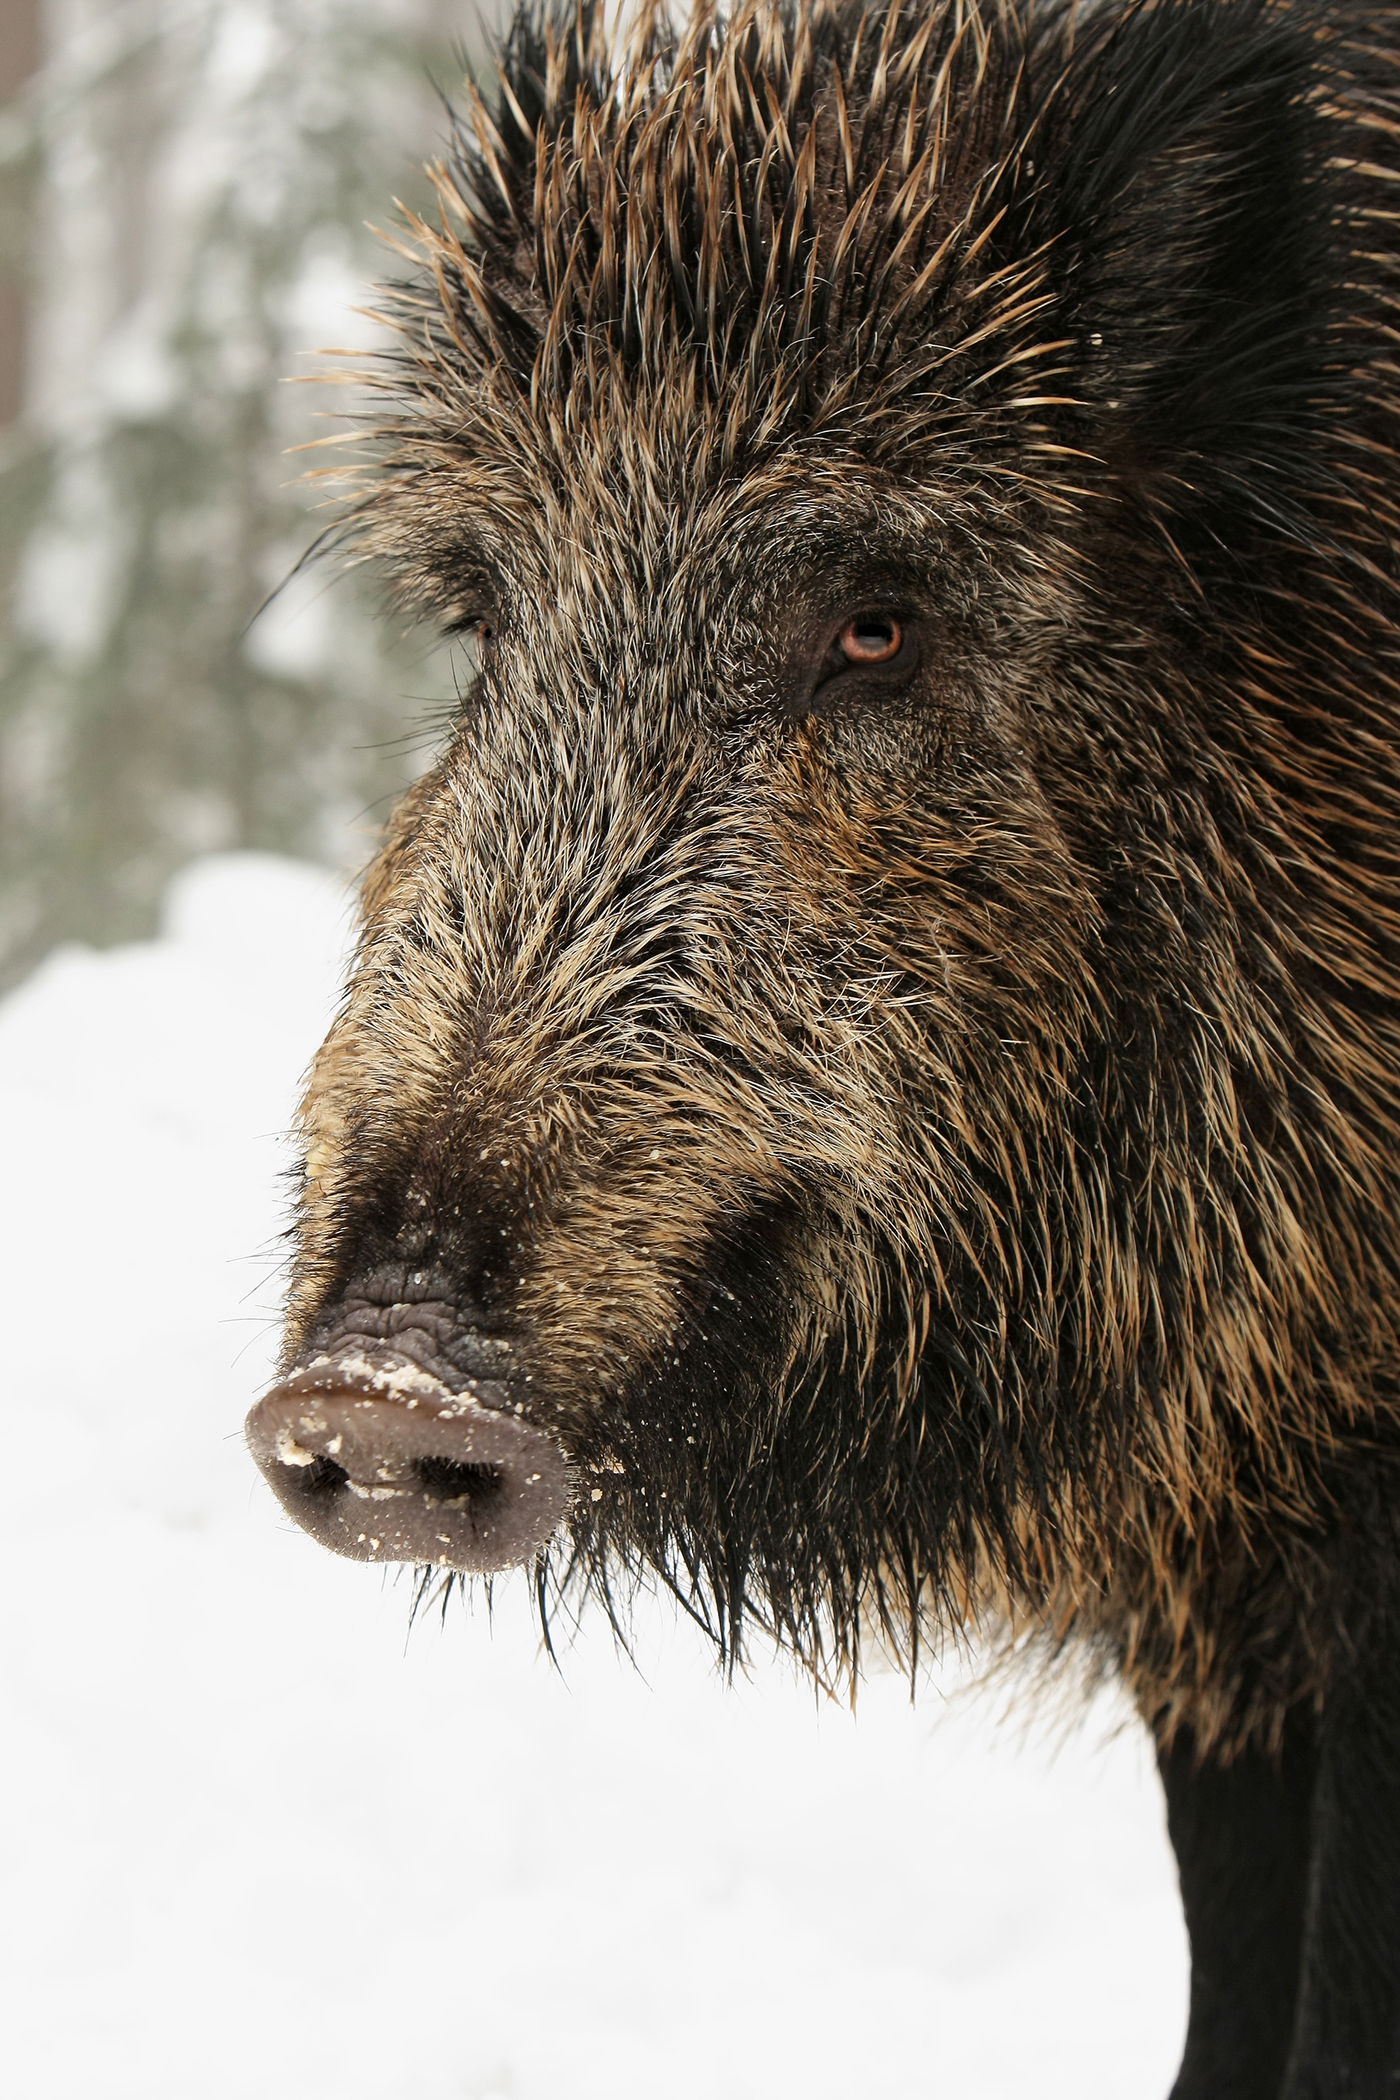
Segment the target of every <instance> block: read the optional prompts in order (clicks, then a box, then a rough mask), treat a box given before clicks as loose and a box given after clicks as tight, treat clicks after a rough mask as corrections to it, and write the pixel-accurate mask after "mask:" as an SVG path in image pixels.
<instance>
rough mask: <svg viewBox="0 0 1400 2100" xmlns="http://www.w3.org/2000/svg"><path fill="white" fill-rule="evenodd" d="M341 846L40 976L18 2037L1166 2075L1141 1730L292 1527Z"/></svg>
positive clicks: (30, 2083)
mask: <svg viewBox="0 0 1400 2100" xmlns="http://www.w3.org/2000/svg"><path fill="white" fill-rule="evenodd" d="M347 924H348V916H347V909H346V906H345V902H344V898H343V895H342V893H341V892H340V891H339V890H338V889H337V887H336V886H335V885H334V884H333V883H332V882H331V881H330V880H329V879H328V878H326V877H325V876H323V875H320V874H318V873H316V872H315V871H313V870H310V869H307V868H304V867H300V866H296V865H293V864H291V863H289V862H279V861H276V860H273V859H270V858H268V857H264V856H255V855H237V856H223V857H220V858H217V859H214V860H209V861H205V862H202V863H199V864H196V865H195V866H194V867H193V868H191V869H189V870H188V871H187V872H186V873H185V874H184V875H183V876H182V877H181V878H180V880H179V881H178V882H177V883H176V884H175V885H174V887H173V889H172V892H171V894H170V896H169V899H168V903H167V910H166V916H165V924H164V931H163V933H162V936H161V938H160V939H158V940H156V941H154V942H151V943H148V944H144V945H141V946H132V947H127V948H124V949H118V950H115V951H109V952H107V953H105V954H96V953H93V952H91V951H88V950H86V949H81V948H76V947H68V948H65V949H63V950H61V951H59V952H57V953H55V954H54V955H52V956H51V957H50V958H49V960H48V961H47V962H46V963H45V964H44V965H43V967H42V968H41V969H40V970H39V971H38V972H37V973H36V975H35V976H34V977H33V978H32V979H31V980H30V982H29V983H28V984H27V985H25V986H23V987H22V988H21V989H20V990H19V991H17V992H16V993H15V994H13V996H12V997H11V998H10V999H9V1000H8V1001H6V1002H5V1003H4V1004H3V1005H0V1114H3V1119H4V1124H3V1127H4V1132H5V1147H6V1155H7V1158H8V1162H9V1173H10V1180H9V1201H8V1204H7V1207H6V1211H5V1215H4V1219H3V1224H0V1234H3V1240H4V1246H3V1271H2V1273H3V1274H4V1276H5V1278H6V1280H7V1285H8V1290H7V1306H8V1319H7V1329H6V1339H5V1353H6V1358H7V1362H8V1369H9V1376H8V1378H7V1380H6V1381H5V1385H4V1393H3V1406H4V1410H5V1423H4V1432H3V1433H4V1439H5V1443H4V1449H5V1452H6V1465H5V1473H4V1510H5V1521H4V1524H3V1527H0V1550H3V1554H4V1557H5V1562H6V1566H5V1568H4V1571H3V1577H2V1578H0V1671H3V1682H4V1684H5V1686H6V1688H7V1719H6V1725H5V1730H4V1734H3V1737H2V1738H0V1778H2V1779H3V1788H4V1798H5V1801H6V1804H7V1813H6V1815H5V1816H4V1818H3V1823H2V1824H0V1880H3V1886H4V1888H5V1891H6V1901H5V1903H4V1906H3V1922H2V1923H0V1933H2V1934H3V1944H0V1976H3V1977H4V1979H5V1983H6V1987H7V1993H8V1999H9V2002H8V2006H7V2008H6V2011H5V2014H4V2027H3V2033H4V2041H3V2059H4V2061H5V2064H6V2067H7V2083H9V2084H10V2087H11V2089H12V2090H13V2091H15V2092H24V2093H34V2094H39V2095H42V2096H44V2100H94V2096H99V2100H192V2096H197V2100H247V2096H248V2095H250V2094H253V2093H256V2094H258V2095H260V2096H267V2100H370V2096H371V2095H373V2096H375V2100H715V2096H723V2100H759V2096H763V2100H788V2096H798V2095H800V2096H802V2100H853V2096H860V2100H864V2096H865V2095H876V2096H879V2100H915V2096H918V2100H928V2096H930V2095H935V2096H946V2100H1002V2096H1006V2100H1010V2096H1012V2095H1015V2096H1016V2100H1021V2096H1023V2095H1024V2094H1026V2093H1027V2092H1034V2093H1035V2094H1036V2095H1037V2100H1056V2096H1064V2100H1070V2096H1071V2095H1072V2096H1073V2100H1139V2096H1141V2100H1157V2096H1159V2095H1161V2094H1163V2093H1165V2091H1166V2090H1167V2087H1168V2086H1169V2084H1170V2082H1171V2076H1172V2072H1173V2069H1174V2065H1175V2060H1176V2053H1177V2050H1178V2047H1179V2043H1180V2036H1181V2028H1182V2021H1183V2012H1184V2003H1185V1952H1184V1943H1183V1935H1182V1929H1181V1925H1180V1922H1179V1919H1178V1915H1177V1904H1176V1897H1175V1888H1174V1876H1173V1871H1172V1866H1171V1860H1170V1856H1169V1853H1168V1850H1167V1847H1166V1841H1165V1838H1164V1835H1163V1830H1162V1818H1161V1810H1160V1806H1159V1802H1158V1798H1157V1792H1156V1782H1155V1779H1154V1777H1153V1774H1152V1769H1151V1759H1150V1756H1149V1754H1148V1751H1147V1748H1146V1746H1145V1743H1144V1741H1143V1739H1142V1737H1141V1734H1140V1732H1139V1731H1138V1729H1137V1728H1136V1725H1135V1724H1133V1723H1131V1722H1129V1721H1127V1720H1125V1717H1124V1715H1123V1713H1122V1711H1121V1709H1120V1708H1119V1707H1118V1706H1116V1705H1114V1704H1113V1703H1111V1702H1109V1703H1107V1704H1102V1703H1101V1704H1100V1705H1099V1706H1098V1707H1097V1708H1095V1710H1094V1711H1093V1712H1092V1713H1091V1714H1090V1716H1089V1717H1088V1720H1087V1722H1086V1723H1085V1725H1084V1726H1083V1727H1082V1728H1080V1729H1078V1730H1076V1731H1067V1730H1066V1729H1065V1727H1064V1726H1063V1725H1060V1726H1059V1727H1058V1729H1057V1730H1055V1731H1049V1730H1047V1729H1045V1728H1043V1727H1041V1728H1033V1729H1029V1730H1028V1729H1027V1728H1026V1727H1025V1726H1024V1725H1023V1724H1022V1722H1021V1721H1019V1720H1018V1721H1017V1722H1016V1723H1014V1724H1013V1725H1012V1726H1011V1727H1010V1728H1007V1727H1004V1726H1001V1727H999V1726H998V1725H997V1724H998V1718H999V1716H998V1710H997V1705H996V1704H995V1703H994V1702H993V1701H992V1700H991V1699H990V1698H989V1697H988V1696H987V1695H982V1696H980V1697H978V1696H968V1695H966V1694H963V1693H959V1692H958V1691H957V1688H956V1685H955V1684H954V1682H953V1680H952V1678H951V1677H947V1678H945V1680H944V1681H943V1682H941V1683H937V1684H932V1685H930V1686H928V1687H926V1688H925V1691H924V1694H923V1696H922V1697H921V1699H920V1701H919V1703H918V1704H917V1705H916V1706H914V1707H912V1708H911V1706H910V1703H909V1700H908V1697H907V1694H906V1691H905V1688H904V1687H903V1686H902V1685H901V1684H900V1683H898V1682H897V1681H896V1680H894V1679H892V1678H888V1679H881V1678H875V1679H872V1681H870V1682H869V1683H868V1684H867V1685H866V1686H865V1688H864V1690H863V1692H862V1695H861V1699H860V1704H859V1711H858V1713H857V1715H856V1716H855V1717H854V1718H853V1717H852V1716H851V1715H850V1714H849V1713H848V1712H846V1711H845V1710H844V1709H840V1708H837V1707H835V1706H833V1705H831V1704H830V1703H827V1702H821V1701H818V1700H816V1699H815V1698H814V1696H813V1694H812V1692H811V1690H810V1688H809V1687H806V1686H804V1685H803V1684H802V1683H801V1682H799V1681H797V1680H795V1679H794V1678H793V1676H792V1674H791V1672H790V1671H789V1670H788V1669H787V1668H786V1667H785V1666H783V1665H781V1664H776V1663H775V1664H771V1665H769V1664H763V1665H760V1666H759V1667H758V1668H756V1670H755V1672H754V1675H753V1678H752V1680H751V1681H750V1682H747V1683H744V1684H741V1685H739V1686H737V1687H735V1688H733V1689H727V1688H726V1687H725V1686H724V1685H723V1684H722V1683H720V1682H719V1681H718V1680H717V1678H716V1676H715V1673H714V1671H713V1669H712V1667H711V1665H710V1662H709V1659H708V1657H707V1655H706V1654H705V1653H704V1652H703V1650H702V1649H700V1648H699V1647H698V1646H697V1644H696V1641H695V1638H694V1637H693V1636H692V1635H691V1634H690V1633H689V1632H688V1631H687V1630H683V1629H682V1628H681V1627H679V1626H678V1625H677V1624H676V1623H675V1621H674V1619H673V1617H672V1616H671V1615H670V1613H669V1612H668V1611H667V1610H666V1609H664V1608H663V1607H662V1606H661V1605H659V1604H655V1605H651V1606H648V1607H647V1608H645V1609H644V1610H643V1611H642V1613H641V1614H640V1617H639V1623H638V1630H637V1654H638V1659H639V1663H640V1669H636V1668H633V1667H632V1666H631V1665H629V1664H628V1663H627V1662H626V1661H625V1660H623V1659H622V1658H620V1657H619V1656H618V1655H617V1653H616V1652H615V1650H614V1647H613V1645H612V1642H611V1638H610V1636H609V1634H608V1631H607V1629H606V1628H605V1626H604V1625H603V1624H602V1623H601V1621H596V1620H595V1621H594V1622H593V1623H591V1624H587V1623H586V1624H585V1628H584V1631H583V1633H582V1635H581V1636H580V1638H579V1639H578V1641H577V1642H576V1644H575V1645H574V1646H573V1647H572V1649H571V1650H569V1651H568V1652H567V1653H566V1654H565V1656H564V1658H563V1668H562V1673H561V1672H557V1671H555V1670H554V1669H553V1668H551V1666H550V1665H549V1663H548V1662H547V1660H545V1659H544V1658H542V1657H541V1656H540V1654H539V1653H538V1651H537V1642H536V1637H535V1633H534V1629H533V1625H532V1622H531V1619H530V1616H529V1612H528V1609H527V1606H526V1600H525V1596H524V1591H523V1584H520V1583H516V1584H510V1583H507V1584H502V1585H499V1586H498V1591H497V1601H496V1610H495V1614H494V1620H493V1621H492V1620H488V1617H487V1614H486V1612H485V1611H484V1610H483V1609H481V1608H480V1607H479V1606H478V1607H477V1608H476V1609H475V1610H471V1611H468V1610H466V1609H463V1608H455V1609H453V1610H450V1611H449V1612H448V1614H447V1617H446V1622H445V1623H440V1622H439V1620H438V1619H437V1618H436V1617H432V1618H429V1619H426V1620H424V1619H420V1620H419V1622H418V1624H417V1625H416V1626H415V1627H414V1628H413V1629H412V1630H411V1631H410V1628H409V1623H408V1621H409V1585H408V1583H407V1582H406V1581H404V1580H399V1579H395V1578H393V1577H391V1576H388V1575H386V1574H384V1573H383V1572H382V1571H380V1570H376V1569H374V1568H370V1567H363V1566H357V1565H354V1564H352V1563H350V1562H346V1561H337V1560H335V1559H333V1558H332V1557H331V1556H329V1555H328V1554H326V1553H324V1552H323V1551H321V1549H319V1548H318V1547H316V1546H314V1545H313V1544H312V1543H311V1542H310V1541H309V1540H308V1539H306V1538H304V1537H303V1536H301V1534H299V1533H297V1532H295V1531H294V1530H293V1529H292V1528H291V1526H290V1525H289V1524H288V1522H287V1521H286V1519H284V1518H283V1517H282V1515H281V1513H280V1512H279V1511H278V1509H277V1508H276V1506H275V1504H274V1503H273V1500H272V1498H271V1496H270V1494H269V1493H268V1492H267V1491H266V1489H265V1488H264V1487H263V1485H262V1483H261V1482H260V1480H259V1479H258V1478H257V1476H256V1474H255V1473H254V1471H253V1468H252V1466H251V1463H250V1461H249V1460H248V1458H247V1456H246V1454H245V1452H244V1449H243V1444H242V1438H241V1434H240V1424H241V1421H242V1417H243V1413H244V1411H245V1409H246V1407H247V1405H248V1404H249V1402H250V1401H251V1399H252V1398H253V1397H254V1396H255V1395H256V1393H257V1392H258V1391H259V1390H260V1389H261V1387H262V1385H263V1384H264V1383H265V1381H266V1378H267V1375H268V1370H269V1366H270V1363H271V1357H272V1351H273V1347H274V1340H275V1314H276V1275H275V1268H276V1261H277V1248H278V1234H279V1232H280V1230H281V1226H282V1222H283V1200H284V1199H283V1189H282V1185H281V1183H280V1182H279V1173H280V1171H281V1170H282V1168H283V1167H284V1166H285V1164H286V1154H285V1151H284V1148H283V1144H282V1141H281V1139H280V1137H279V1132H281V1131H282V1130H283V1129H284V1128H285V1126H286V1124H287V1122H288V1120H289V1117H290V1114H291V1109H292V1104H293V1101H294V1099H295V1092H296V1087H297V1083H298V1079H299V1076H300V1074H301V1073H302V1071H303V1070H304V1068H305V1066H306V1063H307V1060H308V1058H309V1056H310V1054H311V1052H312V1050H313V1048H314V1046H315V1043H316V1041H317V1039H318V1036H319V1034H320V1031H321V1029H322V1028H323V1026H324V1024H325V1021H326V1018H327V1016H328V1014H329V1012H330V1010H331V1007H332V1004H333V1000H334V988H335V982H336V973H337V967H338V958H339V956H340V953H341V951H342V950H343V947H344V944H345V940H346V937H347Z"/></svg>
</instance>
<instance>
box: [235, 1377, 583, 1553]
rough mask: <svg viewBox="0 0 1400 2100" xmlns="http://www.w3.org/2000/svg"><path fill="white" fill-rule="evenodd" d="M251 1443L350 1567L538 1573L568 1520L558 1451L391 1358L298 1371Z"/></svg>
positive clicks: (292, 1508)
mask: <svg viewBox="0 0 1400 2100" xmlns="http://www.w3.org/2000/svg"><path fill="white" fill-rule="evenodd" d="M246 1435H247V1439H248V1448H249V1450H250V1451H251V1453H252V1455H253V1458H254V1460H255V1461H256V1463H257V1465H258V1467H259V1469H260V1470H261V1472H262V1474H263V1477H264V1478H265V1479H266V1480H267V1482H268V1484H269V1486H270V1487H271V1489H272V1492H273V1493H274V1494H275V1495H276V1497H277V1499H278V1501H279V1502H280V1503H281V1505H282V1507H283V1509H284V1510H286V1512H287V1514H288V1516H289V1517H291V1518H292V1519H293V1520H294V1522H296V1523H297V1524H299V1525H300V1526H301V1527H302V1529H303V1530H304V1531H307V1532H309V1533H310V1534H311V1536H312V1538H314V1539H316V1540H317V1541H318V1542H319V1543H320V1544H321V1545H323V1546H328V1547H329V1548H330V1550H331V1552H332V1553H342V1554H344V1555H346V1556H347V1557H348V1558H349V1559H351V1560H371V1561H408V1562H412V1563H415V1564H419V1565H422V1564H433V1565H436V1566H438V1567H443V1568H455V1569H458V1570H460V1571H461V1572H462V1573H464V1574H472V1575H489V1574H494V1573H496V1572H498V1571H499V1570H502V1569H505V1568H510V1567H518V1566H520V1565H522V1564H524V1563H526V1562H529V1561H531V1560H533V1559H534V1558H535V1556H536V1555H537V1554H538V1553H539V1552H540V1551H541V1549H542V1548H543V1547H544V1546H545V1545H546V1544H547V1543H548V1541H549V1538H550V1536H551V1534H552V1533H553V1532H554V1530H555V1528H556V1526H557V1525H558V1524H559V1523H560V1521H561V1520H562V1519H563V1517H564V1516H565V1515H566V1514H567V1512H568V1507H569V1501H570V1485H569V1470H568V1463H567V1461H566V1459H565V1457H564V1454H563V1452H562V1451H561V1450H560V1449H559V1447H558V1445H557V1444H555V1443H554V1442H553V1440H552V1439H551V1438H549V1437H548V1436H546V1435H544V1433H543V1432H542V1431H541V1430H539V1429H536V1428H535V1427H534V1426H533V1425H532V1424H530V1423H528V1422H525V1421H523V1420H522V1419H521V1418H520V1416H519V1415H518V1414H516V1413H514V1412H512V1411H511V1410H510V1409H509V1408H508V1407H505V1406H488V1405H487V1404H486V1403H485V1402H484V1401H483V1400H482V1399H481V1398H480V1397H479V1396H477V1395H475V1394H473V1393H471V1392H463V1393H454V1392H451V1391H450V1390H449V1389H448V1388H447V1387H446V1386H445V1385H442V1384H440V1383H439V1382H438V1380H437V1379H435V1378H433V1377H431V1376H429V1374H428V1373H427V1372H425V1371H421V1370H420V1369H419V1368H418V1366H417V1365H416V1364H412V1363H408V1362H406V1361H405V1360H403V1359H402V1358H394V1357H393V1356H392V1355H391V1354H390V1353H389V1352H388V1351H382V1350H377V1349H376V1350H373V1351H372V1352H371V1351H365V1352H364V1353H362V1354H361V1353H359V1352H357V1353H355V1354H353V1355H342V1356H338V1357H323V1358H319V1359H317V1361H315V1362H314V1363H311V1364H308V1365H307V1366H306V1367H305V1368H304V1369H302V1370H298V1371H294V1372H292V1373H291V1374H290V1376H289V1377H287V1378H285V1379H284V1380H283V1381H282V1383H281V1384H280V1385H277V1386H274V1388H273V1389H272V1391H271V1392H270V1393H266V1394H264V1396H263V1398H262V1399H261V1400H259V1401H258V1402H257V1404H256V1406H255V1407H254V1408H253V1409H252V1411H251V1412H250V1414H249V1416H248V1420H247V1424H246Z"/></svg>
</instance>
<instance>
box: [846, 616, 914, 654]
mask: <svg viewBox="0 0 1400 2100" xmlns="http://www.w3.org/2000/svg"><path fill="white" fill-rule="evenodd" d="M903 642H904V632H903V629H902V628H901V627H900V624H899V622H898V620H891V619H887V618H886V617H885V616H884V615H883V614H876V613H862V614H861V615H860V616H859V617H858V618H856V619H854V620H848V621H847V622H846V625H845V626H844V627H843V628H842V629H841V633H840V635H839V636H838V638H837V643H836V647H837V650H838V652H839V653H840V655H841V657H842V658H843V659H844V661H845V662H846V663H848V664H887V663H889V662H890V660H891V659H892V658H893V657H896V656H898V654H899V652H900V649H901V647H902V645H903Z"/></svg>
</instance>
